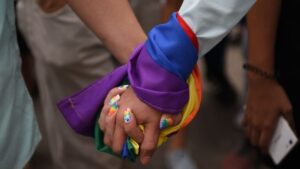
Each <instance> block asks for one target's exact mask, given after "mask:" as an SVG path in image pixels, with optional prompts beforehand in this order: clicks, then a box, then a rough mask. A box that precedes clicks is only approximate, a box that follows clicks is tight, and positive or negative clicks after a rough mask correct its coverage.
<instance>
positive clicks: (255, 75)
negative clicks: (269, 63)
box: [243, 63, 277, 81]
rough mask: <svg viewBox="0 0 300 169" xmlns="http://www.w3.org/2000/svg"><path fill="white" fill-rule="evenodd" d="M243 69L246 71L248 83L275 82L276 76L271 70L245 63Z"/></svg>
mask: <svg viewBox="0 0 300 169" xmlns="http://www.w3.org/2000/svg"><path fill="white" fill-rule="evenodd" d="M243 68H244V69H245V70H246V71H247V77H248V80H250V81H260V80H270V81H277V76H276V74H275V73H274V71H273V69H272V68H269V69H268V68H267V69H265V68H261V67H259V66H257V65H254V64H249V63H246V64H244V65H243Z"/></svg>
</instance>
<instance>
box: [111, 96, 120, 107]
mask: <svg viewBox="0 0 300 169" xmlns="http://www.w3.org/2000/svg"><path fill="white" fill-rule="evenodd" d="M120 98H121V97H120V95H116V96H114V97H113V98H111V99H110V101H109V105H110V106H112V105H114V104H116V103H117V102H118V101H119V100H120Z"/></svg>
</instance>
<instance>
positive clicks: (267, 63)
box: [247, 0, 281, 73]
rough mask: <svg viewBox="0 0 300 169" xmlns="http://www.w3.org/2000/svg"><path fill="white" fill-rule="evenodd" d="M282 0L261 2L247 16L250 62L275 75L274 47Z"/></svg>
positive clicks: (262, 0) (264, 0)
mask: <svg viewBox="0 0 300 169" xmlns="http://www.w3.org/2000/svg"><path fill="white" fill-rule="evenodd" d="M280 5H281V0H275V1H274V0H260V1H258V2H257V3H256V4H255V5H254V7H253V8H252V9H251V11H250V12H249V14H248V15H247V22H248V31H249V39H248V50H249V51H248V54H249V56H248V62H249V64H253V65H255V66H257V67H259V68H260V69H262V70H264V71H267V72H270V73H274V46H275V41H276V31H277V22H278V16H279V12H280Z"/></svg>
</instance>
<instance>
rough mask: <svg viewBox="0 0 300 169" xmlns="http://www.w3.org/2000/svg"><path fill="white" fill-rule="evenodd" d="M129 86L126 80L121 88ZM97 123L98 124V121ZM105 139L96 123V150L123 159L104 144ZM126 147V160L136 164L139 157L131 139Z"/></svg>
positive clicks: (127, 140) (126, 79)
mask: <svg viewBox="0 0 300 169" xmlns="http://www.w3.org/2000/svg"><path fill="white" fill-rule="evenodd" d="M128 84H130V83H129V80H128V78H125V79H124V80H123V81H122V82H121V84H120V85H119V86H122V85H128ZM98 112H100V111H98ZM99 117H100V113H99V114H98V118H97V119H99ZM97 122H98V120H97ZM103 139H104V134H103V132H102V131H101V130H100V126H99V123H96V124H95V135H94V141H95V145H96V149H97V150H98V151H100V152H104V153H108V154H111V155H114V156H117V157H119V158H122V155H121V154H119V155H118V154H115V153H114V152H113V150H112V149H111V148H110V147H108V146H106V145H105V144H104V142H103ZM126 146H127V149H128V155H127V157H126V159H128V160H129V161H132V162H135V161H136V159H137V158H138V155H136V154H135V152H134V148H133V146H132V144H131V142H130V139H129V138H127V139H126Z"/></svg>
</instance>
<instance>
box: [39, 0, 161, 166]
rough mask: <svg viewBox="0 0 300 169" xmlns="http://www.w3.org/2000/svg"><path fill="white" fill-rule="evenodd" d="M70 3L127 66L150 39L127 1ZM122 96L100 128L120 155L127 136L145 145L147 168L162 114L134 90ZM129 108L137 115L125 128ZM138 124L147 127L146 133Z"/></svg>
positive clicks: (51, 0) (51, 7)
mask: <svg viewBox="0 0 300 169" xmlns="http://www.w3.org/2000/svg"><path fill="white" fill-rule="evenodd" d="M66 2H67V3H68V5H69V6H71V7H72V9H73V10H74V11H75V12H76V13H77V15H78V16H79V17H80V18H81V19H82V20H83V21H84V22H85V23H86V25H87V26H89V28H90V29H91V30H92V31H94V33H95V34H96V35H97V36H98V37H99V38H100V39H101V40H102V42H103V43H104V44H105V46H106V47H107V48H108V49H109V50H110V51H111V52H112V54H113V55H114V56H115V57H116V58H117V59H118V60H119V61H120V62H121V63H123V64H124V63H127V62H128V58H129V56H130V54H131V52H132V51H133V50H134V48H135V47H136V46H137V45H139V44H141V43H142V42H144V41H145V40H146V39H147V37H146V35H145V33H144V31H143V30H142V28H141V26H140V24H139V23H138V21H137V19H136V17H135V15H134V14H133V12H132V9H131V7H130V4H129V2H128V1H127V0H118V1H111V0H84V1H82V0H66ZM64 5H65V4H64V2H63V1H60V2H59V1H58V0H48V1H47V2H44V3H40V6H41V8H42V9H44V10H45V11H47V12H53V11H56V10H58V9H59V8H61V7H62V6H64ZM124 18H125V19H124ZM115 92H116V91H115V90H114V89H113V90H112V91H111V92H110V93H109V94H108V96H107V100H110V98H112V97H113V96H114V94H115ZM117 92H120V91H118V90H117ZM121 93H122V98H121V101H120V103H119V105H120V107H119V109H118V111H117V112H116V114H115V115H113V116H107V111H108V108H107V104H105V105H106V106H104V107H103V111H102V113H101V115H102V116H101V117H100V121H101V120H102V121H104V122H103V123H100V125H101V129H102V130H103V132H104V141H105V143H106V144H107V145H108V146H110V147H112V149H113V150H114V152H116V153H120V151H121V148H122V145H123V142H124V141H125V136H126V135H128V136H130V137H132V138H134V139H135V140H137V141H138V142H139V143H140V145H141V148H140V151H141V153H140V160H141V162H142V164H147V163H148V162H149V161H150V158H151V156H152V154H153V153H154V150H155V149H156V144H157V140H158V136H159V132H160V130H159V123H160V118H161V116H162V113H160V112H158V111H156V110H154V109H153V108H151V107H149V106H148V105H146V104H144V103H143V102H141V101H140V100H139V99H138V98H137V96H136V95H135V94H134V92H133V90H131V89H128V90H126V91H122V92H121ZM128 107H129V108H131V109H132V110H133V111H134V112H135V113H134V115H132V117H133V118H132V122H131V123H130V124H128V125H126V126H125V125H124V110H126V109H127V108H128ZM103 124H105V125H103ZM137 124H143V125H144V126H145V131H144V133H142V132H141V131H140V129H139V127H138V126H137Z"/></svg>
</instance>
